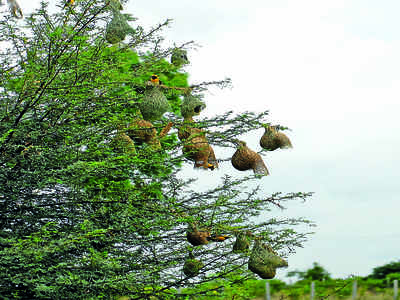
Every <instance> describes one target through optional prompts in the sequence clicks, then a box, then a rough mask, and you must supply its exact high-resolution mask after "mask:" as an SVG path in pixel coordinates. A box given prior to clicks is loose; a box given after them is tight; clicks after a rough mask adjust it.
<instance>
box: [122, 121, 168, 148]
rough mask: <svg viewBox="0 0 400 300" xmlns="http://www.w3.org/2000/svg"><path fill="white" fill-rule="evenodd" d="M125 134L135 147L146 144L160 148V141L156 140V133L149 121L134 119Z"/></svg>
mask: <svg viewBox="0 0 400 300" xmlns="http://www.w3.org/2000/svg"><path fill="white" fill-rule="evenodd" d="M126 133H127V134H128V135H129V136H130V137H131V138H132V139H133V140H134V141H135V143H136V144H137V145H142V144H143V143H146V144H150V145H156V146H160V147H161V145H160V141H159V140H158V139H157V131H156V129H155V128H154V125H153V124H152V123H151V122H149V121H146V120H141V119H136V120H135V121H133V122H132V123H131V124H129V126H128V128H127V130H126Z"/></svg>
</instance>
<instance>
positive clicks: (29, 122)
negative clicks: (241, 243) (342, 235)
mask: <svg viewBox="0 0 400 300" xmlns="http://www.w3.org/2000/svg"><path fill="white" fill-rule="evenodd" d="M114 1H115V0H114ZM72 2H73V1H71V3H72ZM64 4H65V3H61V1H60V6H59V9H58V10H57V12H55V13H54V14H50V13H49V12H48V8H47V4H46V3H42V4H41V7H40V8H39V9H38V10H37V11H35V12H34V13H33V14H32V15H30V16H28V17H26V19H25V26H20V24H19V23H18V24H17V23H16V21H15V20H14V19H12V18H11V17H10V16H4V17H3V19H2V20H1V22H0V39H1V41H0V42H1V43H2V51H1V53H0V59H1V63H0V82H1V89H0V120H1V123H0V153H1V156H0V159H1V160H0V211H1V219H0V226H1V232H0V233H1V236H0V243H1V249H0V294H1V295H2V296H4V297H14V298H23V299H28V298H29V299H34V298H48V299H59V298H65V299H80V298H85V299H88V298H101V297H103V298H115V297H117V296H118V295H125V296H129V297H130V298H131V299H147V298H150V297H152V296H157V297H160V298H168V297H171V298H174V297H176V296H177V295H176V293H177V290H178V289H179V288H181V287H186V286H190V287H196V290H195V291H194V290H188V291H187V292H186V293H206V292H207V287H205V288H203V286H202V283H205V282H209V281H212V280H215V279H223V280H225V281H227V282H229V283H230V284H231V283H233V281H234V280H238V279H241V280H243V279H245V278H247V277H248V276H252V273H251V272H250V271H249V270H248V269H247V263H248V260H249V256H251V253H252V251H251V248H250V250H248V251H241V252H240V253H238V251H232V248H233V246H234V244H235V241H237V237H240V236H242V237H243V234H244V233H245V232H246V239H248V241H249V245H250V244H251V243H259V242H261V241H263V242H268V244H269V245H270V246H271V247H272V248H273V249H275V250H276V251H279V252H280V253H281V254H284V255H285V254H288V253H289V252H291V251H294V248H295V247H297V246H301V243H302V242H303V241H304V239H305V238H306V234H305V233H301V232H296V231H294V230H293V228H292V225H297V224H302V223H309V222H308V221H306V220H304V219H301V218H299V219H280V220H278V219H275V218H273V217H271V218H269V219H267V220H264V219H261V218H260V217H259V216H260V214H261V213H262V212H265V211H268V210H270V209H271V207H274V206H277V207H282V205H283V202H284V201H288V200H296V199H301V200H303V199H306V198H307V197H309V196H310V194H309V193H290V194H281V193H276V194H273V195H267V194H266V193H265V192H264V191H262V190H260V189H259V188H258V187H257V184H256V183H257V182H258V181H260V180H267V178H266V177H262V176H259V175H254V176H245V177H242V178H239V179H234V178H233V177H230V176H228V175H225V176H224V177H223V178H215V182H218V180H219V183H218V184H217V185H216V186H215V187H214V188H209V189H204V188H202V187H201V186H198V185H196V179H195V178H184V177H182V176H181V175H180V173H181V170H182V166H183V164H187V163H193V162H190V161H189V160H188V158H190V153H189V154H188V153H186V154H185V155H184V154H182V147H183V146H184V145H183V143H182V142H181V141H180V140H179V139H178V138H177V136H178V129H179V128H182V127H183V126H187V125H188V124H187V123H185V122H184V121H183V120H182V114H181V102H182V96H190V97H191V96H193V95H195V96H196V97H199V96H200V95H201V94H202V93H204V92H205V91H206V90H207V88H208V87H209V86H210V85H217V86H221V87H223V86H225V85H227V84H228V83H229V81H227V80H223V81H219V82H203V83H198V84H194V85H191V86H189V85H188V81H187V77H188V74H186V73H185V72H184V71H182V68H181V65H179V64H171V63H169V62H168V61H167V58H168V57H169V56H170V55H171V54H172V52H173V51H174V47H169V46H162V36H161V33H162V29H163V27H165V26H166V25H168V23H169V21H168V20H167V21H166V22H165V23H163V24H159V25H157V26H154V27H153V28H151V29H150V30H149V31H146V30H144V29H143V28H142V27H141V26H139V25H137V23H130V24H131V26H132V27H130V26H127V24H128V23H127V20H129V18H127V16H126V15H123V14H121V13H120V12H118V11H117V10H116V9H115V2H113V1H111V2H110V1H104V2H102V1H93V0H83V1H79V3H75V5H73V6H72V4H71V5H70V6H65V5H64ZM118 4H119V3H118ZM122 4H123V3H122ZM111 18H112V20H113V21H114V22H116V23H117V26H119V28H120V29H121V28H122V29H123V30H124V32H125V33H127V36H126V38H125V40H124V42H123V43H117V42H116V41H115V40H114V41H113V42H114V43H115V44H114V45H110V43H109V42H108V41H110V36H107V34H110V27H109V26H110V23H111V22H113V21H111V22H110V19H111ZM116 18H119V19H116ZM131 20H133V19H131ZM121 24H122V25H121ZM132 24H135V26H133V25H132ZM114 25H115V24H114ZM114 37H115V33H114ZM124 37H125V34H122V37H121V38H124ZM3 45H4V46H3ZM190 45H191V44H190V43H187V44H184V45H182V46H181V47H179V48H182V49H183V48H185V47H190ZM153 74H157V75H159V78H160V79H161V81H162V85H159V87H158V88H160V90H161V91H162V93H163V94H164V95H165V96H166V98H167V100H168V103H169V106H170V113H169V114H167V115H164V116H163V117H161V118H160V119H158V120H154V121H152V122H151V123H150V124H151V127H149V126H147V127H142V128H139V127H137V126H136V127H135V126H133V125H132V124H138V122H139V123H140V122H142V121H143V119H142V116H141V112H140V105H141V103H143V101H145V100H144V98H145V97H146V91H148V90H149V88H150V89H151V87H149V83H148V80H149V78H151V76H152V75H153ZM157 79H158V78H157ZM158 84H159V82H158ZM197 99H198V98H197ZM142 113H143V112H142ZM170 122H172V124H171V123H170ZM267 122H268V120H267V112H262V113H251V112H244V113H242V114H238V115H234V114H232V113H231V112H227V113H225V114H224V115H220V116H215V117H213V118H209V119H206V118H201V117H199V120H198V121H197V122H195V123H194V122H192V123H191V125H190V126H192V128H198V129H199V130H201V132H205V133H206V134H207V139H208V142H209V143H210V144H212V145H218V146H219V147H235V144H236V143H235V142H234V141H235V140H236V138H237V137H238V136H240V135H242V134H244V133H247V132H250V131H252V130H256V129H259V128H261V127H262V126H263V125H264V124H265V123H267ZM146 124H148V123H146ZM171 125H172V126H173V129H172V130H171V131H170V132H169V133H168V134H167V132H168V129H169V127H171ZM132 126H133V127H132ZM154 130H155V131H156V132H157V134H158V136H156V137H154V135H152V133H153V132H154ZM132 131H133V132H134V134H133V137H132ZM143 131H145V132H149V131H151V134H150V135H151V141H152V142H149V140H140V139H138V137H140V136H141V135H140V134H139V133H140V132H143ZM135 132H136V133H135ZM135 134H136V136H135ZM135 137H136V139H135ZM219 149H222V148H219ZM217 154H218V153H217ZM224 160H225V161H226V162H225V161H224ZM224 163H229V158H222V159H221V160H220V164H224ZM207 172H208V173H207ZM196 174H198V175H199V176H202V174H207V176H210V177H212V176H216V175H214V174H213V173H212V171H210V170H206V169H204V170H201V171H199V172H198V173H196ZM247 175H248V174H247ZM260 177H261V178H260ZM200 229H202V230H200ZM188 230H189V233H190V230H200V232H201V233H204V234H205V236H203V237H204V238H205V239H206V241H205V242H204V245H197V246H196V245H193V243H192V244H191V243H189V242H188V239H190V234H187V232H188ZM247 233H248V234H247ZM235 237H236V239H235ZM190 263H191V265H190ZM182 270H183V271H182Z"/></svg>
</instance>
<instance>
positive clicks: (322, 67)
mask: <svg viewBox="0 0 400 300" xmlns="http://www.w3.org/2000/svg"><path fill="white" fill-rule="evenodd" d="M19 3H20V5H21V6H22V7H23V9H24V12H25V13H26V14H27V13H28V12H29V11H31V9H32V7H33V6H34V5H36V6H37V5H38V3H39V0H31V1H28V0H19ZM399 11H400V2H398V1H389V0H385V1H369V0H358V1H353V0H335V1H328V0H302V1H299V0H279V1H278V0H274V1H271V0H262V1H261V0H260V1H257V0H247V1H232V0H230V1H228V0H218V1H215V0H203V1H194V0H192V1H184V0H180V1H178V0H169V1H165V0H164V1H159V0H152V1H138V0H136V1H134V0H131V1H130V3H129V4H128V5H126V6H125V10H124V12H126V13H132V14H133V15H134V16H135V17H137V18H139V20H138V22H139V23H140V24H155V23H158V22H161V21H163V20H165V19H166V18H172V19H174V22H173V24H172V26H171V27H170V28H169V29H168V30H167V31H166V36H167V41H169V42H170V43H171V44H173V43H174V42H175V43H176V44H180V43H183V42H186V41H191V40H194V41H195V42H197V43H198V44H200V45H201V46H202V47H200V48H198V49H197V50H195V51H194V50H193V51H190V52H189V59H190V61H191V65H190V66H188V67H187V68H186V70H187V71H188V72H189V73H190V78H189V79H190V81H191V83H196V82H200V81H209V80H218V79H224V78H225V77H230V78H231V79H232V81H233V89H231V90H223V91H220V90H213V91H212V93H209V94H207V95H206V98H205V101H206V103H207V109H206V110H205V111H204V115H207V116H213V115H215V114H218V113H222V112H225V111H227V110H235V111H237V112H239V111H243V110H251V111H264V110H269V111H270V120H271V122H273V123H279V124H282V125H285V126H288V127H290V128H291V129H292V131H290V132H288V133H287V134H288V136H289V137H290V138H291V140H292V143H293V146H294V148H293V149H292V150H281V151H275V152H272V153H271V154H268V155H267V156H266V157H265V162H266V164H267V166H268V168H269V170H270V172H271V176H268V177H265V178H263V179H262V181H261V183H262V186H263V188H264V189H265V190H267V191H271V192H275V191H282V192H297V191H304V192H308V191H310V192H311V191H312V192H315V195H314V196H313V197H312V199H310V200H309V201H308V202H306V203H304V204H296V205H293V206H289V207H288V210H287V211H286V212H285V214H286V215H288V216H303V217H306V218H308V219H311V220H313V221H315V222H316V223H317V227H316V228H315V231H316V234H315V235H313V236H312V237H311V238H310V240H309V241H308V242H307V243H306V244H305V247H304V248H303V249H298V251H297V253H296V254H293V255H291V256H290V257H289V259H288V260H289V265H290V267H289V268H288V269H286V270H281V271H280V272H279V273H278V278H284V277H285V274H286V273H287V271H291V270H295V269H300V270H305V269H307V268H309V267H311V266H312V263H313V262H314V261H315V262H318V263H320V264H321V265H322V266H324V267H325V268H326V269H327V270H328V271H329V272H330V273H331V275H332V276H334V277H347V276H349V275H351V274H354V275H362V276H364V275H368V274H369V273H370V272H371V271H372V268H374V267H376V266H379V265H383V264H385V263H389V262H391V261H397V260H399V259H400V257H399V251H400V234H399V229H400V203H399V202H400V199H399V190H400V183H399V182H398V178H397V177H398V170H399V169H400V159H399V154H400V153H399V146H400V135H399V130H400V121H399V119H398V114H399V113H400V34H399V28H400V18H398V13H399ZM262 133H263V131H262V130H260V131H255V132H253V133H252V134H251V135H250V136H248V137H246V141H247V142H248V144H249V146H250V147H251V148H252V149H253V150H256V151H259V150H260V147H259V145H258V140H259V138H260V137H261V135H262ZM216 154H217V156H218V153H216ZM224 156H225V154H224ZM234 172H236V173H237V172H238V171H236V170H234V169H233V168H232V166H231V165H230V164H229V163H224V164H221V168H220V169H219V170H218V171H216V175H215V176H217V175H222V174H224V173H234ZM243 174H247V173H243ZM277 213H278V212H277ZM279 214H280V213H279ZM266 217H271V215H269V214H266Z"/></svg>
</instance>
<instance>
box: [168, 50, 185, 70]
mask: <svg viewBox="0 0 400 300" xmlns="http://www.w3.org/2000/svg"><path fill="white" fill-rule="evenodd" d="M171 63H172V64H173V65H174V66H176V67H178V68H180V67H181V66H183V65H187V64H188V63H189V60H188V58H187V51H186V50H184V49H179V48H175V49H174V50H172V55H171Z"/></svg>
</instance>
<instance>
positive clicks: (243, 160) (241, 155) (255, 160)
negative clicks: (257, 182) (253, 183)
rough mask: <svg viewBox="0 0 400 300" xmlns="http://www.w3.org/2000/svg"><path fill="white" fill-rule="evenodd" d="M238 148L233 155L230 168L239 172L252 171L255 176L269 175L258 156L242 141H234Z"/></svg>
mask: <svg viewBox="0 0 400 300" xmlns="http://www.w3.org/2000/svg"><path fill="white" fill-rule="evenodd" d="M236 144H237V146H238V148H237V150H236V152H235V153H234V154H233V156H232V159H231V162H232V166H233V167H234V168H235V169H237V170H239V171H247V170H253V171H254V174H257V175H269V171H268V169H267V167H266V165H265V164H264V161H263V159H262V157H261V155H260V154H258V153H257V152H254V151H253V150H251V149H250V148H249V147H247V145H246V143H245V142H243V141H236Z"/></svg>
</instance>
